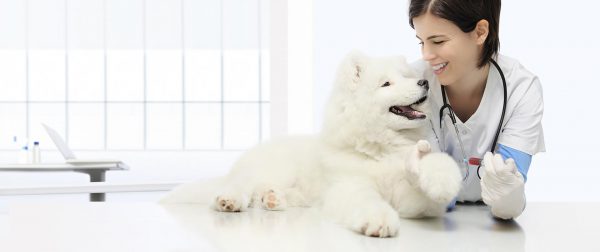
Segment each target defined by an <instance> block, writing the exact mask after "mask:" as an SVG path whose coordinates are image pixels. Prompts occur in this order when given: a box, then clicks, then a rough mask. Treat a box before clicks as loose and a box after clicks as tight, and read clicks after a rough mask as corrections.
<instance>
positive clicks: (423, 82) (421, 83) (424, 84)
mask: <svg viewBox="0 0 600 252" xmlns="http://www.w3.org/2000/svg"><path fill="white" fill-rule="evenodd" d="M417 85H419V86H421V87H423V88H425V90H429V81H427V80H419V81H418V82H417Z"/></svg>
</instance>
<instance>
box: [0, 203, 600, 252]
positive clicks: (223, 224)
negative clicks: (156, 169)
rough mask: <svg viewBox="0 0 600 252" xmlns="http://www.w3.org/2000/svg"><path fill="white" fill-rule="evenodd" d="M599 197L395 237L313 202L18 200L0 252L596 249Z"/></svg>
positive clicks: (481, 213) (411, 229)
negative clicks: (238, 205)
mask: <svg viewBox="0 0 600 252" xmlns="http://www.w3.org/2000/svg"><path fill="white" fill-rule="evenodd" d="M598 212H600V203H528V205H527V209H526V210H525V212H524V213H523V215H522V216H520V217H519V218H518V219H517V221H516V222H512V223H508V224H507V223H501V222H497V221H494V220H493V219H492V218H491V217H490V215H489V212H488V210H487V208H486V207H485V206H458V208H457V209H456V210H455V211H453V212H450V213H448V214H447V215H446V216H445V217H444V218H436V219H425V220H423V219H421V220H407V219H404V220H402V222H401V228H400V232H399V234H398V236H397V237H394V238H387V239H381V238H371V237H365V236H361V235H358V234H356V233H353V232H351V231H348V230H346V229H344V228H341V227H339V226H337V225H335V224H333V223H331V222H329V221H328V220H326V219H323V218H321V217H320V215H319V214H318V213H317V212H316V211H315V210H313V209H302V208H295V209H290V210H288V211H282V212H267V211H262V210H253V211H250V212H243V213H218V212H214V211H212V210H209V209H208V208H207V207H206V206H203V205H180V206H169V207H164V206H161V205H158V204H154V203H72V204H71V203H56V204H50V203H39V204H31V203H27V204H24V203H21V204H19V205H13V206H9V213H8V217H6V220H5V222H8V225H7V224H6V223H4V224H2V222H0V224H2V225H1V226H2V227H0V234H3V235H2V237H4V238H6V241H1V240H0V250H1V251H145V252H146V251H178V252H182V251H278V252H283V251H511V252H514V251H578V252H579V251H600V242H598V239H600V221H599V220H600V217H599V216H598V214H597V213H598Z"/></svg>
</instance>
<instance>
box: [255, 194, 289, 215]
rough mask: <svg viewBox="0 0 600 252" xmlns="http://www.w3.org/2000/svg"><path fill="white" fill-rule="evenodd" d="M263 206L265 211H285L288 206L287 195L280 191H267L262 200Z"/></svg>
mask: <svg viewBox="0 0 600 252" xmlns="http://www.w3.org/2000/svg"><path fill="white" fill-rule="evenodd" d="M260 202H261V206H262V208H263V209H265V210H271V211H276V210H284V209H285V207H286V206H287V202H286V200H285V195H284V194H283V192H281V191H279V190H273V189H270V190H266V191H264V192H263V194H262V197H261V199H260Z"/></svg>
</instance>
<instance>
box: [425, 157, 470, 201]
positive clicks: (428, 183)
mask: <svg viewBox="0 0 600 252" xmlns="http://www.w3.org/2000/svg"><path fill="white" fill-rule="evenodd" d="M419 169H420V172H421V174H420V176H419V186H420V188H421V189H422V190H423V191H424V192H425V194H426V195H427V196H428V197H429V198H430V199H432V200H433V201H435V202H439V203H442V204H448V203H450V202H451V201H452V200H453V199H454V197H456V195H458V192H459V191H460V188H461V185H462V184H461V182H462V177H461V174H460V170H459V168H458V165H457V164H456V162H455V161H454V159H452V158H451V157H450V156H448V155H446V154H445V153H432V154H430V155H427V156H425V157H424V158H423V159H422V160H421V163H420V167H419Z"/></svg>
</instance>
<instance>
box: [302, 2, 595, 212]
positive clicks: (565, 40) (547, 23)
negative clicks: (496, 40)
mask: <svg viewBox="0 0 600 252" xmlns="http://www.w3.org/2000/svg"><path fill="white" fill-rule="evenodd" d="M598 9H600V3H598V2H597V1H591V0H573V1H569V2H568V3H565V2H564V1H544V0H530V1H514V0H513V1H503V6H502V14H501V20H500V38H501V48H500V52H501V53H502V54H505V55H508V56H511V57H514V58H517V59H518V60H519V61H521V63H522V64H523V65H525V66H526V67H527V68H528V69H529V70H530V71H532V72H534V73H536V74H537V75H538V76H539V77H540V80H541V81H542V85H543V88H544V101H545V113H544V119H543V126H544V133H545V136H546V148H547V153H542V154H538V155H536V156H535V157H534V159H533V163H532V166H531V168H530V170H529V180H528V182H527V187H526V190H527V196H528V199H529V200H531V201H598V200H600V183H598V182H597V181H598V179H599V178H600V164H599V163H597V162H595V161H594V160H595V158H596V156H595V154H596V153H595V152H596V151H595V145H593V143H594V142H595V141H598V140H600V137H598V134H597V133H596V130H595V129H597V128H598V127H597V125H598V121H599V120H598V119H597V116H596V112H597V111H596V110H595V105H594V104H595V101H596V100H597V99H598V98H596V96H597V95H598V94H599V93H600V92H599V91H600V87H599V86H598V84H600V83H599V81H598V80H597V79H598V77H597V76H596V75H595V73H598V72H599V71H598V60H599V59H600V53H599V51H600V46H599V42H598V41H599V40H600V33H598V32H597V31H598V26H599V25H600V21H598V20H597V15H598ZM407 12H408V1H398V0H372V1H361V0H328V1H315V2H314V32H315V35H314V52H315V65H314V80H315V84H314V85H315V86H314V116H315V119H314V122H315V129H319V128H320V126H321V125H320V124H321V123H322V118H321V117H322V115H323V107H324V104H325V101H326V100H327V96H328V93H329V90H330V87H331V83H332V80H333V75H334V73H335V70H336V67H337V64H338V63H339V61H340V60H341V59H342V57H343V56H344V55H345V53H347V52H348V51H349V50H351V49H354V48H356V49H360V50H362V51H364V52H365V53H367V54H371V55H392V54H403V55H405V56H406V57H407V58H408V59H409V60H411V61H412V60H416V59H418V58H419V57H420V49H419V46H418V44H417V40H416V38H415V33H414V31H413V30H412V29H411V28H410V26H409V25H408V20H407V18H408V17H407ZM582 103H585V104H586V105H585V106H583V105H582Z"/></svg>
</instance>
